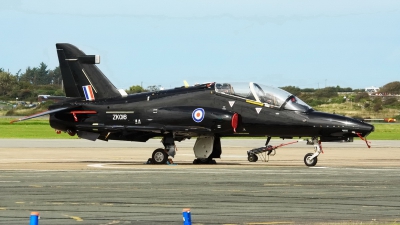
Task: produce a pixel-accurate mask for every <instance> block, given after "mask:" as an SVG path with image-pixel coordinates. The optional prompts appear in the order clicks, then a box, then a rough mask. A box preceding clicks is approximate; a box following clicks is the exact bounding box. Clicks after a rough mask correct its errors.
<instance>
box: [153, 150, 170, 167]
mask: <svg viewBox="0 0 400 225" xmlns="http://www.w3.org/2000/svg"><path fill="white" fill-rule="evenodd" d="M151 158H152V159H153V162H154V163H155V164H165V163H166V162H167V160H168V154H167V153H166V152H165V150H164V149H162V148H158V149H156V150H154V152H153V155H152V156H151Z"/></svg>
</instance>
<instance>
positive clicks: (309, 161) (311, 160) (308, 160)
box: [304, 153, 318, 166]
mask: <svg viewBox="0 0 400 225" xmlns="http://www.w3.org/2000/svg"><path fill="white" fill-rule="evenodd" d="M313 155H314V153H307V154H306V155H305V156H304V163H305V164H306V166H315V165H317V162H318V158H317V156H315V157H313Z"/></svg>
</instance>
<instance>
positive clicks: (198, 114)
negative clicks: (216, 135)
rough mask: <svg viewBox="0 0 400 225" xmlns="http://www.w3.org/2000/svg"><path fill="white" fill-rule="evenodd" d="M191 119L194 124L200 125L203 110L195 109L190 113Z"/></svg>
mask: <svg viewBox="0 0 400 225" xmlns="http://www.w3.org/2000/svg"><path fill="white" fill-rule="evenodd" d="M192 118H193V120H194V122H196V123H200V122H201V121H203V119H204V109H202V108H197V109H195V110H194V111H193V113H192Z"/></svg>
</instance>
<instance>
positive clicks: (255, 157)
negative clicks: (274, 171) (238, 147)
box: [247, 154, 258, 162]
mask: <svg viewBox="0 0 400 225" xmlns="http://www.w3.org/2000/svg"><path fill="white" fill-rule="evenodd" d="M247 159H248V160H249V162H257V160H258V156H256V155H254V154H251V155H249V157H247Z"/></svg>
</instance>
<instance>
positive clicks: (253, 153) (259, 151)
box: [247, 137, 323, 167]
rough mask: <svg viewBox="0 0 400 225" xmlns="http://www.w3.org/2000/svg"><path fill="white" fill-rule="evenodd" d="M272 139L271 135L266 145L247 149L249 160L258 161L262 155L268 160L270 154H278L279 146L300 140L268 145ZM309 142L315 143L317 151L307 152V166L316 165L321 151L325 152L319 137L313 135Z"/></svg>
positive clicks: (264, 159) (305, 161)
mask: <svg viewBox="0 0 400 225" xmlns="http://www.w3.org/2000/svg"><path fill="white" fill-rule="evenodd" d="M270 140H271V137H268V139H267V141H266V143H265V147H261V148H255V149H252V150H249V151H247V160H249V162H257V160H258V158H259V156H260V157H261V158H262V161H263V162H268V161H269V156H274V155H275V154H276V151H275V150H276V149H277V148H280V147H283V146H286V145H290V144H294V143H297V142H299V141H292V142H289V143H285V144H280V145H277V146H271V145H268V143H269V141H270ZM307 144H308V145H314V149H315V152H314V153H307V154H306V155H305V156H304V164H306V166H309V167H311V166H315V165H317V162H318V156H319V154H320V153H321V152H322V153H323V151H322V146H321V141H319V140H318V137H313V138H312V139H311V141H310V140H307Z"/></svg>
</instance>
